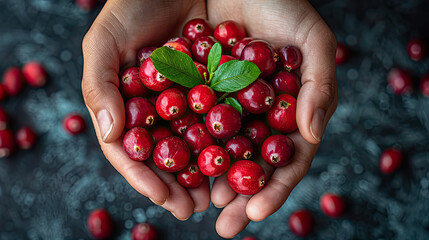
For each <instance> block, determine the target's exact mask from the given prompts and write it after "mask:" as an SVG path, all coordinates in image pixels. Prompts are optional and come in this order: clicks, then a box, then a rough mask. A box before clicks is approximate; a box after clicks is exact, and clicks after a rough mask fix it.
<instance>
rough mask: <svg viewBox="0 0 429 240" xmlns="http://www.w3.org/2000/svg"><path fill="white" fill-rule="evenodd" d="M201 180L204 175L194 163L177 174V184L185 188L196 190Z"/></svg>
mask: <svg viewBox="0 0 429 240" xmlns="http://www.w3.org/2000/svg"><path fill="white" fill-rule="evenodd" d="M203 180H204V175H203V174H202V173H201V171H200V169H199V168H198V164H197V163H195V162H193V163H190V164H189V165H188V166H186V167H185V168H184V169H182V170H181V171H180V172H179V173H178V174H177V182H179V184H180V185H182V186H183V187H186V188H196V187H198V186H200V185H201V183H202V182H203Z"/></svg>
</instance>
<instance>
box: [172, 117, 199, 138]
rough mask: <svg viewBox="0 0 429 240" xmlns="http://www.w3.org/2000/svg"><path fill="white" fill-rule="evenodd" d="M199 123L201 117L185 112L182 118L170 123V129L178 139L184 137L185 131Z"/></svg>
mask: <svg viewBox="0 0 429 240" xmlns="http://www.w3.org/2000/svg"><path fill="white" fill-rule="evenodd" d="M198 122H201V116H200V115H198V114H196V113H194V112H192V111H187V112H186V113H185V114H184V115H183V116H181V117H180V118H177V119H173V120H171V121H170V128H171V130H173V132H174V133H175V134H176V135H178V136H179V137H183V135H185V132H186V129H188V127H190V126H192V125H193V124H195V123H198Z"/></svg>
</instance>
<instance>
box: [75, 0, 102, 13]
mask: <svg viewBox="0 0 429 240" xmlns="http://www.w3.org/2000/svg"><path fill="white" fill-rule="evenodd" d="M75 2H76V5H77V6H78V7H79V8H81V9H82V10H85V11H91V10H93V9H94V8H95V7H97V4H98V0H75Z"/></svg>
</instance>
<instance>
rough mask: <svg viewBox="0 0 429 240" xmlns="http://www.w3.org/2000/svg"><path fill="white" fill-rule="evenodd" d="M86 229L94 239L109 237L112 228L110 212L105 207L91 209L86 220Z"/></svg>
mask: <svg viewBox="0 0 429 240" xmlns="http://www.w3.org/2000/svg"><path fill="white" fill-rule="evenodd" d="M87 226H88V230H89V232H90V233H91V235H92V236H93V237H94V238H96V239H105V238H108V237H110V235H111V234H112V230H113V222H112V219H111V218H110V214H109V213H108V212H107V211H106V210H105V209H96V210H93V211H92V212H91V213H90V214H89V216H88V220H87Z"/></svg>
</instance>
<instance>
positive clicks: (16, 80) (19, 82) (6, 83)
mask: <svg viewBox="0 0 429 240" xmlns="http://www.w3.org/2000/svg"><path fill="white" fill-rule="evenodd" d="M24 87H25V81H24V77H23V76H22V73H21V70H20V69H19V68H17V67H10V68H8V69H6V71H5V72H4V74H3V88H4V90H5V91H6V93H7V94H8V95H9V96H16V95H18V94H19V93H20V92H21V91H22V90H23V89H24Z"/></svg>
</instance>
